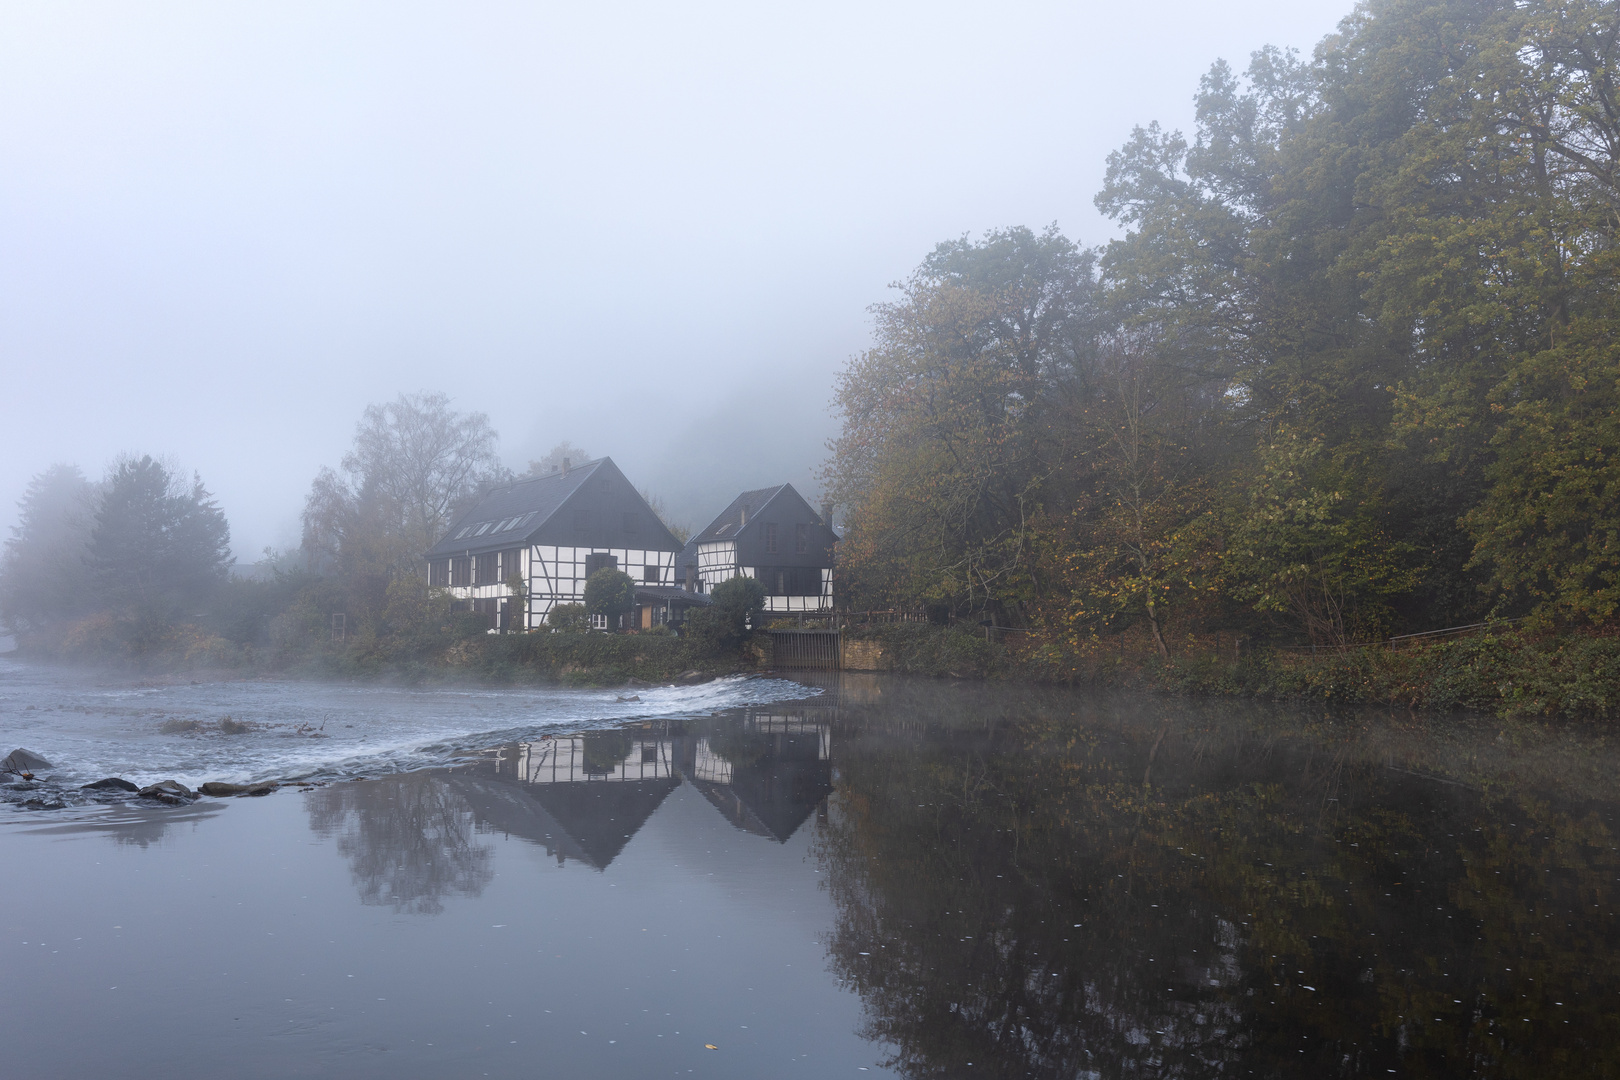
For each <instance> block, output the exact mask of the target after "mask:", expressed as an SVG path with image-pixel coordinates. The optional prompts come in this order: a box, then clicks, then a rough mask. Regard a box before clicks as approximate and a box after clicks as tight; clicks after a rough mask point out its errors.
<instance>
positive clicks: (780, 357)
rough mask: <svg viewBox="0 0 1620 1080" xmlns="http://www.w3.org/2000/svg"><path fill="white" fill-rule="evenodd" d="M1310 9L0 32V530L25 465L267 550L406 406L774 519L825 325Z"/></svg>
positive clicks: (428, 14)
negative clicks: (191, 506) (187, 501)
mask: <svg viewBox="0 0 1620 1080" xmlns="http://www.w3.org/2000/svg"><path fill="white" fill-rule="evenodd" d="M1347 8H1348V4H1347V3H1345V0H1334V2H1332V3H1325V2H1317V0H1310V2H1304V3H1301V2H1298V0H1294V2H1286V3H1285V2H1281V0H1254V2H1229V3H1226V4H1219V5H1216V4H1208V3H1190V2H1187V3H1183V2H1177V3H1149V4H1137V5H1116V4H1107V5H1104V4H994V5H992V4H983V3H978V4H956V5H946V4H941V3H937V2H935V3H928V4H904V5H902V4H891V5H882V6H877V5H871V4H829V3H821V4H817V5H814V6H809V5H804V6H797V7H791V8H790V7H787V6H785V5H784V6H766V5H758V4H749V5H734V6H726V5H715V4H710V5H703V6H676V5H668V4H618V5H612V6H608V5H585V4H576V5H566V6H549V7H542V6H540V5H534V4H517V3H474V4H458V5H450V4H437V5H428V4H411V3H402V2H399V0H393V2H390V3H386V4H382V3H375V4H361V3H353V4H338V3H331V2H327V0H323V2H320V3H292V2H285V0H283V2H278V3H275V4H263V3H259V4H252V3H242V4H230V5H219V4H205V3H197V4H182V3H173V4H153V3H128V2H125V0H119V2H116V3H114V2H108V3H74V2H71V0H51V2H49V3H29V2H21V0H12V2H11V3H8V4H6V5H4V6H3V7H0V275H3V281H0V358H3V366H4V371H5V376H6V377H5V390H4V393H3V395H0V420H3V423H0V461H3V462H4V466H3V468H0V508H3V509H0V521H5V522H9V521H10V520H11V518H12V516H13V511H14V507H15V503H16V501H17V499H18V498H19V497H20V496H21V494H22V491H23V489H24V486H25V485H26V483H27V481H28V478H29V477H30V476H31V475H33V474H35V473H37V472H39V471H40V470H42V469H44V468H45V467H46V466H47V465H49V464H50V463H52V462H55V461H72V462H77V463H78V464H79V465H81V466H82V467H83V468H84V470H85V471H86V472H87V473H88V474H90V475H92V476H95V475H99V474H100V473H101V472H102V471H103V469H104V468H105V467H106V465H107V464H108V463H109V462H110V461H111V460H112V459H113V458H114V457H115V456H116V455H118V454H120V453H125V452H136V453H152V454H156V455H167V456H168V457H169V458H170V459H172V460H174V461H177V462H179V463H180V464H181V465H183V466H184V467H185V468H186V469H188V470H189V469H195V470H198V471H199V472H200V473H201V474H202V477H203V479H204V481H205V482H206V483H207V484H208V486H209V487H210V489H211V490H212V491H213V492H214V493H215V494H216V495H217V496H218V499H219V502H220V505H221V506H222V507H223V508H224V510H225V512H226V513H227V515H228V516H229V519H230V523H231V527H232V531H233V541H234V543H233V546H234V549H235V551H236V553H237V555H238V557H239V558H240V559H243V560H244V561H251V560H252V559H254V558H256V557H257V553H258V552H259V550H260V549H261V548H263V547H264V546H266V545H276V546H293V545H296V543H297V537H298V513H299V510H300V508H301V506H302V503H303V498H304V495H305V492H306V491H307V490H308V486H309V483H310V480H311V478H312V476H313V475H314V473H315V472H316V470H317V469H318V468H319V467H320V466H322V465H323V464H336V463H337V462H338V460H339V459H340V458H341V457H342V455H343V453H344V451H345V450H346V449H347V447H348V446H349V444H350V442H351V441H352V438H353V434H354V428H355V423H356V420H357V419H358V418H359V415H360V413H361V410H362V409H363V408H364V407H365V406H366V405H367V404H368V403H371V402H379V401H384V400H387V399H390V398H392V397H394V396H396V395H398V394H400V393H402V392H416V391H421V390H443V391H445V392H447V393H449V394H450V395H451V396H452V397H453V398H454V402H455V406H456V407H457V408H458V409H462V410H480V411H483V412H486V413H488V414H489V415H490V417H491V420H492V422H493V424H494V425H495V427H496V428H497V429H498V430H499V431H500V433H501V436H502V443H501V451H502V455H503V457H504V458H505V460H506V461H507V463H508V464H509V465H511V466H513V467H514V468H518V469H521V468H522V467H523V466H524V464H525V463H526V461H527V460H528V459H530V458H536V457H539V456H541V455H542V454H543V453H544V452H545V451H546V449H548V448H549V447H550V446H551V445H553V444H554V443H556V442H559V441H561V440H564V439H567V440H571V441H573V442H574V443H576V444H579V445H582V446H585V447H587V448H589V449H590V450H591V451H592V452H593V453H596V454H607V455H611V456H612V457H613V458H614V459H615V460H616V461H617V462H618V463H619V465H620V466H621V467H622V468H623V469H624V471H625V472H626V474H627V475H628V476H629V477H630V478H631V479H632V480H633V481H634V482H636V483H637V484H639V485H643V486H645V487H648V488H650V489H652V490H653V491H654V492H655V493H657V494H659V495H661V496H662V497H663V499H664V500H665V502H666V504H667V505H668V507H669V509H670V511H671V512H672V516H673V517H675V518H676V519H678V520H680V521H683V522H685V523H687V524H691V525H699V526H701V525H702V524H704V523H705V522H706V521H707V520H708V518H709V516H711V515H712V514H713V513H715V512H717V511H718V510H719V509H720V508H721V507H723V506H724V504H725V503H726V501H727V500H728V499H729V498H730V497H731V495H732V494H734V493H735V492H736V491H737V490H738V489H740V488H743V487H750V486H759V485H763V484H767V483H774V482H779V481H781V480H790V481H792V482H794V483H795V484H797V485H800V486H801V487H802V488H803V489H804V490H806V493H807V494H809V493H811V492H813V491H814V489H815V488H816V483H815V470H816V468H817V466H818V465H819V463H820V461H821V459H822V458H823V457H824V455H825V451H824V443H825V441H826V439H827V438H828V437H829V436H830V435H831V434H832V432H833V430H834V426H835V419H834V417H833V416H832V414H831V412H830V411H829V397H830V390H831V386H832V380H833V377H834V373H835V372H836V371H837V370H838V368H839V367H840V366H841V365H842V364H843V363H844V362H845V361H846V360H847V358H848V357H849V356H850V355H851V354H852V353H855V352H857V351H858V350H860V349H861V348H862V347H863V345H864V343H865V341H866V338H867V333H868V326H869V321H868V315H867V312H866V308H867V306H868V305H870V304H871V303H873V302H875V301H879V300H882V299H883V298H884V295H885V287H886V285H887V284H888V283H890V282H892V281H894V280H896V279H898V278H901V277H903V276H905V275H906V274H907V273H908V272H909V271H910V269H911V268H912V267H914V266H915V265H916V264H917V262H918V261H919V260H920V259H921V258H922V256H923V255H924V254H925V253H926V252H927V251H928V249H929V248H930V247H932V245H933V244H935V243H936V242H938V241H940V240H943V239H947V238H950V237H954V236H959V235H961V234H963V233H975V234H977V233H980V232H982V231H983V230H985V229H989V228H994V227H999V226H1006V225H1015V224H1027V225H1031V226H1036V227H1038V226H1041V225H1045V224H1047V223H1049V222H1054V221H1055V222H1057V223H1058V224H1059V225H1060V226H1061V227H1062V228H1063V230H1064V231H1065V232H1066V233H1067V234H1068V235H1070V236H1071V237H1073V238H1075V239H1076V240H1079V241H1081V242H1084V243H1088V244H1095V243H1101V242H1104V241H1105V240H1106V239H1107V238H1108V237H1109V236H1110V235H1112V234H1113V226H1112V224H1111V223H1109V222H1107V221H1105V220H1104V219H1102V218H1101V217H1100V216H1099V215H1098V214H1097V212H1096V210H1095V209H1094V208H1093V206H1092V202H1091V200H1092V196H1093V195H1094V194H1095V193H1096V191H1097V189H1098V188H1099V186H1100V184H1101V181H1102V176H1103V170H1104V167H1105V158H1106V156H1107V154H1108V152H1109V151H1110V150H1112V149H1113V148H1115V147H1117V146H1118V145H1119V144H1120V143H1121V142H1122V141H1123V140H1124V139H1125V138H1126V137H1127V135H1128V134H1129V131H1130V129H1131V127H1132V126H1133V125H1135V124H1138V123H1146V122H1148V121H1150V120H1155V119H1157V120H1159V121H1161V122H1164V123H1166V124H1167V125H1169V126H1179V127H1183V128H1186V127H1188V126H1190V123H1191V119H1192V117H1191V100H1192V95H1193V93H1194V91H1195V90H1196V87H1197V81H1198V78H1199V76H1200V75H1201V74H1202V73H1203V72H1204V71H1205V70H1206V69H1207V67H1208V65H1209V64H1210V62H1212V61H1213V60H1215V59H1217V58H1219V57H1225V58H1227V59H1229V60H1231V61H1233V62H1234V64H1235V66H1238V67H1241V66H1242V65H1243V62H1244V61H1245V60H1246V58H1247V56H1248V54H1249V53H1250V52H1251V51H1252V50H1253V49H1256V48H1258V47H1260V46H1261V45H1263V44H1268V43H1270V44H1277V45H1282V46H1294V47H1299V48H1301V49H1302V50H1303V51H1306V52H1308V51H1309V50H1310V48H1311V46H1312V45H1313V44H1314V43H1315V42H1316V41H1317V40H1318V39H1319V38H1320V37H1321V36H1322V35H1323V34H1325V33H1327V32H1329V31H1330V30H1331V29H1332V27H1333V25H1334V23H1335V22H1336V21H1337V19H1338V18H1339V17H1341V16H1342V15H1344V14H1345V13H1346V10H1347Z"/></svg>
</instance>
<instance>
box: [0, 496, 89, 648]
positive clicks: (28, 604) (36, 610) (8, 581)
mask: <svg viewBox="0 0 1620 1080" xmlns="http://www.w3.org/2000/svg"><path fill="white" fill-rule="evenodd" d="M95 504H96V489H95V485H94V484H92V483H90V481H88V480H86V479H85V478H84V474H83V473H81V472H80V471H79V469H78V466H76V465H52V466H51V467H50V468H48V469H46V470H45V471H44V472H42V473H40V474H39V475H38V476H35V477H34V478H33V479H32V480H30V481H29V482H28V490H27V492H26V493H25V494H24V495H23V497H22V499H21V500H20V501H19V502H18V503H17V517H18V523H17V524H16V525H15V526H13V528H12V530H11V538H10V539H8V540H7V541H6V545H5V552H4V554H3V555H0V624H4V625H5V626H6V628H7V629H9V630H11V631H12V632H13V633H17V634H33V633H39V632H41V631H43V630H45V629H46V628H48V627H50V626H52V625H55V624H57V623H61V622H64V621H66V620H69V619H72V618H74V617H76V616H78V615H82V614H85V613H86V612H87V611H89V610H91V608H92V606H93V604H94V592H93V590H92V589H91V587H90V576H89V573H88V570H87V569H86V567H85V558H86V556H87V555H88V554H89V545H90V529H91V526H92V524H93V522H94V520H95V512H96V505H95Z"/></svg>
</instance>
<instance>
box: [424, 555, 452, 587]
mask: <svg viewBox="0 0 1620 1080" xmlns="http://www.w3.org/2000/svg"><path fill="white" fill-rule="evenodd" d="M428 584H429V585H431V586H433V587H434V588H435V589H442V588H444V587H445V586H446V585H449V584H450V560H449V559H434V560H433V561H432V562H430V563H428Z"/></svg>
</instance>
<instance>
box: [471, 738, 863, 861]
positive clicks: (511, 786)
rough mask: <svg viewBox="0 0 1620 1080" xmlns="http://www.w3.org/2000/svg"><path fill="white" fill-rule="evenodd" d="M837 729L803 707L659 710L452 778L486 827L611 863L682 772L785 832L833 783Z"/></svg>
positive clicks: (744, 817) (772, 833) (738, 815)
mask: <svg viewBox="0 0 1620 1080" xmlns="http://www.w3.org/2000/svg"><path fill="white" fill-rule="evenodd" d="M831 730H832V729H831V725H830V723H829V722H828V721H827V720H826V719H817V718H813V717H811V716H808V715H805V713H803V712H792V713H767V712H757V713H755V712H750V713H745V714H742V715H740V716H728V717H717V718H714V719H712V720H709V721H703V722H699V723H695V724H683V723H682V722H679V721H658V722H654V723H647V724H643V725H642V726H641V727H640V728H620V729H615V730H611V731H598V732H588V733H586V734H582V735H570V736H563V737H559V738H543V739H536V740H533V741H529V742H521V743H510V744H508V745H506V746H503V747H500V748H499V749H497V750H494V751H491V752H490V754H489V755H488V758H487V759H486V761H485V763H483V764H482V765H480V766H478V767H475V768H473V769H471V770H458V771H457V772H456V774H455V775H454V777H453V779H454V782H455V784H456V786H457V788H458V790H460V791H461V792H462V794H463V796H464V797H465V798H466V800H467V802H468V804H469V805H470V806H471V807H472V809H473V812H474V813H475V814H476V815H477V816H478V819H479V822H480V825H481V827H483V828H485V829H488V830H494V831H499V832H502V833H505V834H507V835H509V836H516V837H519V838H522V839H524V840H528V841H530V842H533V843H536V844H539V845H540V846H542V847H544V848H545V850H546V852H547V854H548V855H551V856H552V857H554V858H556V859H557V860H558V861H559V862H562V861H565V860H567V859H576V860H578V861H580V862H584V863H586V864H588V865H590V866H593V867H595V868H597V869H599V870H601V869H606V867H607V866H608V864H609V863H611V862H612V861H613V860H614V859H615V858H617V857H618V855H619V852H621V851H623V850H624V847H625V845H626V844H628V843H629V841H630V838H631V837H632V836H634V835H635V834H636V831H637V830H639V829H640V828H641V826H642V825H643V824H645V823H646V821H647V819H648V818H650V817H652V815H653V813H654V812H655V811H656V810H657V809H658V807H659V806H660V805H661V804H662V803H663V801H664V800H665V799H666V798H668V796H669V794H670V792H672V791H674V790H675V789H676V788H678V787H679V786H680V785H681V784H682V783H683V782H687V783H690V784H692V786H693V787H695V788H696V789H697V790H698V791H699V792H701V793H702V794H703V796H704V798H706V799H707V800H708V801H709V802H710V803H711V804H712V805H713V806H714V807H715V808H716V809H718V810H719V811H720V812H721V813H722V814H723V815H724V816H725V817H726V819H727V820H728V821H730V822H731V823H732V824H733V825H735V826H737V827H738V828H740V829H743V830H745V831H747V832H751V833H754V834H755V835H758V836H764V837H769V838H770V839H772V840H776V841H778V842H786V841H787V840H788V839H789V838H790V837H792V836H793V834H794V833H795V832H797V831H798V829H799V827H800V826H801V825H803V824H804V822H805V820H806V819H807V818H809V817H810V815H811V814H812V813H814V812H815V810H816V808H817V807H818V806H820V805H821V803H822V801H823V800H824V799H825V798H826V797H827V794H828V793H829V792H830V791H831V790H832V760H831V739H832V736H831Z"/></svg>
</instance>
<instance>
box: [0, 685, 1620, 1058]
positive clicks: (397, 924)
mask: <svg viewBox="0 0 1620 1080" xmlns="http://www.w3.org/2000/svg"><path fill="white" fill-rule="evenodd" d="M623 694H624V692H619V693H602V692H566V691H529V690H514V691H509V692H502V691H478V692H475V693H464V692H457V691H415V692H412V691H404V690H380V689H362V688H355V687H321V686H310V685H306V684H277V683H244V684H236V683H224V684H209V685H205V686H189V685H187V686H148V687H136V686H128V685H118V684H115V683H99V682H94V681H89V682H87V681H85V680H84V679H83V678H82V677H79V676H63V675H59V674H56V673H52V672H49V671H43V670H40V669H35V668H25V667H22V666H19V665H16V664H5V663H0V741H4V743H5V744H6V745H5V747H4V749H10V748H11V746H13V745H22V746H26V747H28V748H29V749H31V750H35V751H37V752H40V753H43V754H45V755H46V756H47V757H50V758H52V760H53V761H55V762H56V765H57V769H56V770H55V774H57V775H58V777H59V780H60V782H61V783H60V786H61V787H63V788H71V787H72V786H73V785H76V784H77V783H82V782H84V780H86V779H93V778H96V776H99V775H105V774H106V773H107V772H121V773H122V774H124V775H128V776H130V777H131V779H137V780H142V781H147V782H150V781H151V780H155V779H160V778H162V777H161V776H159V775H157V774H158V773H163V775H176V776H177V777H178V778H180V779H182V780H185V781H186V782H188V783H197V782H200V781H201V780H204V779H216V778H223V779H258V778H264V777H267V776H271V775H276V776H297V777H302V778H305V779H306V780H308V781H310V783H309V784H306V785H304V787H305V790H298V789H296V788H284V789H283V790H282V791H280V792H278V793H277V794H275V795H272V796H269V797H267V798H263V799H252V800H203V801H202V802H199V803H197V804H194V805H192V806H189V807H180V808H167V807H146V806H140V805H136V804H133V803H116V804H112V805H67V806H65V807H63V808H61V809H46V810H30V809H23V808H19V807H18V805H17V798H18V797H17V796H16V795H15V794H13V802H12V803H11V804H10V805H7V806H0V866H3V867H4V870H3V871H0V944H3V945H4V947H5V950H6V953H5V955H6V960H5V969H4V978H3V979H0V1047H4V1048H5V1049H4V1065H3V1066H0V1073H3V1074H4V1075H6V1076H22V1077H36V1076H38V1077H54V1076H63V1077H69V1076H75V1077H76V1076H84V1075H89V1074H92V1073H97V1072H102V1071H118V1072H121V1073H124V1074H127V1075H135V1076H145V1075H160V1074H168V1073H172V1072H174V1071H176V1070H183V1071H185V1072H188V1073H189V1072H195V1071H215V1070H227V1071H229V1072H230V1073H232V1074H235V1075H242V1076H265V1077H269V1076H299V1075H307V1076H357V1077H371V1076H376V1077H384V1076H387V1077H444V1076H464V1075H465V1076H480V1075H489V1076H497V1077H508V1076H524V1077H530V1076H536V1077H544V1076H558V1077H563V1076H569V1077H582V1076H602V1077H652V1076H666V1075H667V1076H688V1075H691V1076H713V1077H756V1076H774V1077H826V1076H856V1075H860V1074H862V1073H863V1072H864V1073H865V1074H867V1075H877V1074H885V1073H886V1074H890V1075H897V1076H907V1077H957V1076H983V1077H1026V1076H1028V1077H1116V1076H1175V1077H1205V1076H1250V1075H1253V1076H1276V1077H1292V1076H1391V1075H1395V1076H1424V1077H1444V1076H1490V1077H1498V1076H1499V1077H1517V1076H1525V1077H1544V1076H1615V1075H1620V1060H1617V1059H1620V1049H1617V1048H1620V969H1617V965H1616V963H1615V960H1616V956H1617V946H1620V923H1617V921H1616V915H1615V904H1614V902H1615V899H1616V890H1617V889H1620V840H1617V839H1616V828H1617V821H1616V816H1615V813H1616V809H1617V807H1616V797H1615V789H1614V781H1613V778H1614V776H1615V765H1616V757H1617V755H1616V754H1615V753H1614V751H1613V749H1612V748H1611V747H1610V745H1609V742H1608V740H1607V739H1606V738H1605V737H1604V736H1603V734H1602V733H1599V732H1590V731H1576V730H1551V729H1547V728H1544V727H1541V726H1539V725H1531V724H1512V723H1504V722H1501V721H1495V720H1485V719H1479V718H1472V719H1470V718H1446V719H1429V720H1420V719H1415V718H1412V717H1409V716H1405V715H1400V716H1394V715H1373V714H1365V713H1356V714H1347V715H1329V714H1323V713H1322V712H1320V711H1309V710H1301V709H1292V710H1290V709H1273V708H1260V707H1256V706H1241V707H1234V706H1214V705H1189V704H1187V703H1184V702H1176V701H1169V700H1162V699H1147V698H1098V697H1095V696H1091V695H1086V694H1079V693H1056V692H1033V691H1027V690H1018V689H1012V688H1006V687H978V686H958V685H950V684H942V683H923V682H907V681H903V680H888V679H880V678H876V677H870V676H865V677H861V676H845V677H844V679H843V680H842V681H841V682H832V683H829V684H827V685H825V686H823V687H807V686H802V685H795V684H793V683H789V682H787V681H785V680H772V679H754V680H737V681H728V682H726V683H721V684H711V685H709V686H707V687H701V688H694V689H675V688H666V689H663V690H656V691H645V690H644V691H639V692H638V694H639V696H640V697H641V698H642V699H643V700H642V701H640V702H620V701H617V700H616V698H617V697H619V696H622V695H623ZM29 706H33V708H29ZM224 715H231V716H232V717H233V718H235V719H236V720H238V721H244V720H245V721H246V722H247V723H248V724H249V730H247V731H245V732H242V733H239V734H235V735H228V734H224V733H222V732H221V731H220V730H219V729H218V726H217V722H218V720H219V718H220V717H222V716H224ZM190 721H196V723H194V724H193V723H189V722H190ZM320 724H324V725H325V729H326V730H325V731H324V732H323V731H321V730H320V727H319V725H320ZM210 725H212V726H210ZM346 725H349V726H346ZM322 734H325V735H328V736H331V735H334V734H336V735H337V736H338V737H337V738H331V737H328V738H324V739H323V738H313V737H312V736H313V735H322ZM143 762H156V763H157V764H158V765H159V766H161V767H159V768H157V769H156V771H155V772H154V771H153V769H152V768H151V767H142V764H143ZM114 766H116V767H114ZM166 769H167V770H170V771H168V772H165V771H164V770H166ZM356 776H365V777H367V779H364V780H356V779H345V778H346V777H356ZM41 801H42V802H44V803H45V804H49V803H50V800H49V799H46V800H41ZM61 801H63V802H67V803H70V804H71V803H73V802H74V801H75V800H74V798H73V797H72V796H70V795H66V794H65V793H64V797H63V798H62V799H61Z"/></svg>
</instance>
